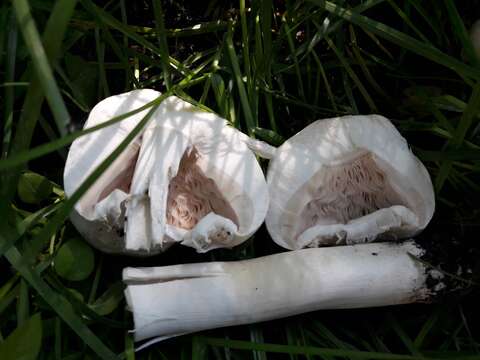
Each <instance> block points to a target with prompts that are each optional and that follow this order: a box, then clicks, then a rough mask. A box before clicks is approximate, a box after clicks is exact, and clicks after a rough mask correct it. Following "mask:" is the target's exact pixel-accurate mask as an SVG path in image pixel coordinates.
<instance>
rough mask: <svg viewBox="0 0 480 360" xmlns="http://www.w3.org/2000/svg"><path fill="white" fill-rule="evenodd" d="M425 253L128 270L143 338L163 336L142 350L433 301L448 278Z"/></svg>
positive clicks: (340, 251) (299, 256)
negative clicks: (235, 330) (181, 338)
mask: <svg viewBox="0 0 480 360" xmlns="http://www.w3.org/2000/svg"><path fill="white" fill-rule="evenodd" d="M424 254H425V251H424V250H423V249H422V248H421V247H419V246H418V245H416V244H415V243H414V242H412V241H407V242H405V243H402V244H396V243H373V244H361V245H351V246H337V247H328V248H317V249H303V250H298V251H290V252H286V253H281V254H275V255H270V256H266V257H261V258H257V259H251V260H244V261H234V262H210V263H199V264H186V265H173V266H165V267H151V268H126V269H124V271H123V280H124V282H125V283H126V284H127V287H126V290H125V296H126V299H127V304H128V307H129V309H130V310H131V311H132V313H133V320H134V324H135V329H134V330H133V333H134V338H135V340H136V341H140V340H145V339H149V338H152V337H156V338H155V339H154V340H151V341H149V342H147V343H146V344H144V345H142V346H141V347H140V348H142V347H144V346H148V345H150V344H152V343H153V342H156V341H160V340H163V339H167V338H170V337H173V336H178V335H182V334H186V333H191V332H196V331H201V330H205V329H212V328H217V327H223V326H232V325H241V324H248V323H254V322H259V321H266V320H271V319H277V318H280V317H285V316H291V315H296V314H300V313H304V312H309V311H315V310H320V309H347V308H363V307H375V306H385V305H395V304H405V303H411V302H427V301H429V300H430V299H431V298H432V297H433V296H434V295H435V294H436V293H437V292H438V291H440V290H441V289H442V288H443V283H442V282H441V278H442V275H441V274H440V273H439V272H438V271H436V270H431V269H427V267H426V265H425V263H424V262H420V261H417V260H416V259H415V258H414V257H422V256H423V255H424ZM411 255H413V256H414V257H412V256H411ZM427 280H428V281H427ZM427 282H428V284H429V286H428V285H427ZM140 348H139V349H140Z"/></svg>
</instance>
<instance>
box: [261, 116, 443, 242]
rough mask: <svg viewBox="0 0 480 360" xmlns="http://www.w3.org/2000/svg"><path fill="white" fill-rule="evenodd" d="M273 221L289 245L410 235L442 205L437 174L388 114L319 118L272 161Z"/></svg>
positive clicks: (276, 235)
mask: <svg viewBox="0 0 480 360" xmlns="http://www.w3.org/2000/svg"><path fill="white" fill-rule="evenodd" d="M267 183H268V187H269V192H270V207H269V209H268V213H267V217H266V225H267V229H268V231H269V233H270V235H271V236H272V238H273V240H274V241H275V242H276V243H277V244H279V245H280V246H283V247H285V248H287V249H301V248H304V247H317V246H323V245H340V244H355V243H361V242H371V241H374V240H377V239H380V240H385V239H403V238H408V237H411V236H414V235H415V234H417V233H418V232H419V231H421V230H422V229H424V228H425V227H426V226H427V224H428V222H429V221H430V219H431V218H432V216H433V212H434V208H435V200H434V192H433V186H432V182H431V180H430V177H429V175H428V172H427V170H426V169H425V167H424V165H423V164H422V163H421V162H420V161H419V160H418V158H416V157H415V155H414V154H413V153H412V152H411V151H410V149H409V147H408V144H407V142H406V140H405V139H404V138H403V137H402V136H401V135H400V133H399V132H398V131H397V129H396V128H395V127H394V126H393V125H392V123H391V122H390V121H389V120H388V119H386V118H385V117H383V116H379V115H367V116H363V115H362V116H344V117H337V118H332V119H326V120H318V121H315V122H314V123H312V124H310V125H309V126H307V127H306V128H305V129H303V130H302V131H300V132H299V133H298V134H296V135H295V136H293V137H291V138H290V139H288V140H287V141H286V142H285V143H283V144H282V145H281V146H280V147H279V148H278V149H277V150H276V153H275V155H274V157H273V159H272V160H271V161H270V164H269V169H268V174H267Z"/></svg>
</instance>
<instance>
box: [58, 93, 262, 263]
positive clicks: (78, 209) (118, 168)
mask: <svg viewBox="0 0 480 360" xmlns="http://www.w3.org/2000/svg"><path fill="white" fill-rule="evenodd" d="M159 96H160V93H158V92H156V91H153V90H135V91H131V92H129V93H125V94H120V95H116V96H112V97H110V98H107V99H105V100H103V101H102V102H100V103H99V104H98V105H97V106H95V108H94V109H93V110H92V112H91V113H90V116H89V118H88V120H87V122H86V124H85V127H86V128H87V127H92V126H95V125H97V124H100V123H102V122H104V121H106V120H109V119H110V118H112V117H114V116H118V115H120V114H124V113H126V112H129V111H131V110H134V109H136V108H139V107H140V106H142V105H145V104H147V103H148V102H150V101H152V100H154V99H156V98H158V97H159ZM146 111H147V110H145V111H142V112H140V113H138V114H136V115H134V116H131V117H129V118H127V119H126V120H123V121H121V122H119V123H116V124H115V125H112V126H109V127H106V128H103V129H102V130H99V131H96V132H93V133H91V134H88V135H86V136H83V137H81V138H79V139H77V140H76V141H75V142H74V143H73V144H72V146H71V148H70V151H69V155H68V159H67V163H66V166H65V173H64V183H65V192H66V194H67V196H68V195H71V194H72V193H73V192H74V191H75V190H76V189H77V188H78V187H79V185H80V184H81V183H82V182H83V180H84V179H85V178H86V177H87V176H88V175H89V174H91V172H92V171H93V170H94V169H95V168H96V167H97V166H98V164H100V163H101V162H102V161H103V160H104V159H105V158H106V157H107V156H108V155H109V154H110V153H111V152H112V150H113V149H115V148H116V147H117V146H118V145H119V144H120V142H121V141H123V140H124V139H125V137H126V136H127V134H128V133H129V132H130V131H131V130H132V129H133V127H134V126H135V125H136V124H137V123H138V121H139V120H140V119H141V118H142V117H143V116H145V114H146ZM268 203H269V201H268V190H267V186H266V182H265V178H264V175H263V173H262V171H261V168H260V166H259V164H258V162H257V160H256V158H255V156H254V154H253V153H252V152H251V151H250V150H249V149H248V147H247V145H246V143H245V135H244V134H243V133H241V132H240V131H238V130H236V129H234V128H232V127H230V126H228V123H227V121H226V120H224V119H222V118H220V117H218V116H216V115H214V114H211V113H207V112H203V111H200V110H199V109H198V108H196V107H194V106H193V105H191V104H189V103H187V102H185V101H183V100H180V99H179V98H176V97H173V96H172V97H169V98H167V99H166V100H164V101H163V102H162V103H161V104H160V106H159V107H158V109H157V110H156V111H155V113H154V114H153V116H152V119H151V120H150V122H149V123H148V124H147V126H146V127H145V129H144V130H143V131H142V133H141V134H140V135H139V136H138V137H137V138H136V139H135V140H134V141H133V142H132V143H131V144H130V145H129V147H128V148H127V149H126V150H125V151H124V152H123V153H122V154H121V155H120V156H119V157H118V158H117V159H116V160H115V161H114V162H113V163H112V165H111V166H110V167H109V168H108V170H107V171H106V172H105V173H103V175H102V176H101V177H100V178H99V179H98V180H97V181H96V183H95V184H94V185H93V186H92V187H91V188H90V189H89V191H88V192H87V193H86V194H85V195H84V196H83V197H82V199H81V200H80V201H79V202H78V203H77V204H76V206H75V211H74V213H73V214H72V222H73V223H74V224H75V226H76V227H77V229H78V230H79V231H80V233H82V234H83V235H84V237H85V238H86V239H87V240H88V241H89V242H91V243H92V244H93V245H94V246H96V247H98V248H99V249H101V250H104V251H107V252H114V253H118V252H127V253H132V254H137V255H145V254H154V253H158V252H160V251H162V250H164V249H165V248H166V247H168V246H169V245H171V244H173V243H174V242H181V243H182V244H184V245H187V246H191V247H194V248H195V249H197V251H199V252H205V251H208V250H211V249H214V248H219V247H233V246H235V245H238V244H240V243H241V242H243V241H245V240H246V239H247V238H248V237H250V235H251V234H253V232H255V230H256V229H257V228H258V227H259V226H260V225H261V223H262V222H263V220H264V217H265V214H266V211H267V208H268Z"/></svg>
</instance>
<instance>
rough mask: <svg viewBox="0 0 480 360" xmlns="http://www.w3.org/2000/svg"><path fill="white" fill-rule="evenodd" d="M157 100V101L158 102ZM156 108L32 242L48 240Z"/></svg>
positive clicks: (88, 178)
mask: <svg viewBox="0 0 480 360" xmlns="http://www.w3.org/2000/svg"><path fill="white" fill-rule="evenodd" d="M171 93H172V92H171V91H167V92H166V93H164V94H162V95H161V96H160V97H159V98H160V99H162V100H163V99H165V98H167V97H168V96H170V95H171ZM160 99H159V101H160ZM157 108H158V105H153V106H152V107H151V108H150V110H149V112H148V113H147V114H146V115H145V116H144V117H143V119H142V120H141V121H140V122H139V123H138V124H137V125H136V126H135V128H134V129H133V130H132V131H131V132H130V133H129V134H128V135H127V136H126V137H125V140H123V141H122V142H121V143H120V145H119V146H118V147H117V148H115V150H114V151H113V152H112V153H111V154H110V155H109V156H108V157H107V158H106V159H105V160H104V161H102V162H101V163H100V165H99V166H98V167H97V168H96V169H95V170H94V171H93V172H92V173H91V174H90V175H89V176H88V177H87V178H86V179H85V181H84V182H83V183H82V184H81V185H80V186H79V187H78V189H77V190H76V191H75V192H74V193H73V194H72V196H71V197H69V198H68V199H67V200H66V201H65V202H64V203H63V205H62V206H61V207H60V208H59V209H58V211H57V213H56V214H55V216H54V217H53V218H51V219H50V221H49V222H48V224H46V226H45V227H44V228H43V229H42V230H41V232H40V233H39V234H38V235H37V236H35V238H34V240H35V241H38V242H39V243H41V242H44V241H46V240H47V239H49V238H50V237H51V236H52V235H53V234H55V232H56V231H57V230H58V229H59V227H60V226H61V225H62V224H63V222H64V221H65V220H66V219H67V217H68V216H69V214H70V212H71V210H72V209H73V207H74V205H75V203H76V202H77V201H78V200H79V199H80V198H81V197H82V196H83V194H85V193H86V192H87V191H88V189H89V188H90V187H91V186H92V185H93V184H94V183H95V181H96V180H97V179H98V178H99V177H100V175H102V173H103V172H104V171H105V170H106V169H107V168H108V167H109V166H110V165H111V163H112V162H113V161H114V160H115V159H116V158H117V157H118V155H120V154H121V153H122V152H123V151H124V150H125V149H126V148H127V146H128V145H129V144H130V142H131V141H132V140H133V139H134V138H135V137H136V136H137V135H138V134H139V133H140V132H141V131H142V129H143V128H144V126H145V125H146V124H147V122H148V121H149V120H150V118H151V117H152V115H153V113H154V112H155V110H156V109H157ZM22 260H23V259H22Z"/></svg>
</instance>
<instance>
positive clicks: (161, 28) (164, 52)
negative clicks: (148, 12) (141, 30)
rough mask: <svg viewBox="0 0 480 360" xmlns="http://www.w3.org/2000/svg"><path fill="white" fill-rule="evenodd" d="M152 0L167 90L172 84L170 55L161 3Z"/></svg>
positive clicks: (158, 0)
mask: <svg viewBox="0 0 480 360" xmlns="http://www.w3.org/2000/svg"><path fill="white" fill-rule="evenodd" d="M152 1H153V12H154V14H155V24H156V29H157V38H158V46H159V50H160V58H161V60H162V67H163V77H164V79H165V86H166V87H167V90H168V89H170V87H171V86H172V81H171V79H170V61H169V58H170V55H169V53H168V44H167V37H166V35H165V23H164V13H163V9H162V3H161V1H160V0H152Z"/></svg>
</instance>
